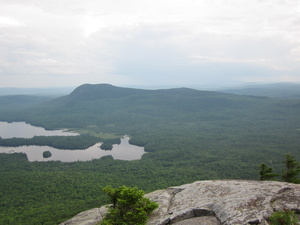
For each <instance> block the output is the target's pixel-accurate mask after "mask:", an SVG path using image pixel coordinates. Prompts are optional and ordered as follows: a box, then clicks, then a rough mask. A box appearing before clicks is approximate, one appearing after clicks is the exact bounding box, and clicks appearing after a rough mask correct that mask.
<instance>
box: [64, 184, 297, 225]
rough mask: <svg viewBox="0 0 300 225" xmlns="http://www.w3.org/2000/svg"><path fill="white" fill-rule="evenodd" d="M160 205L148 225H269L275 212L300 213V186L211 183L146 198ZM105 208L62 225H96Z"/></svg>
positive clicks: (83, 214) (169, 189) (91, 211)
mask: <svg viewBox="0 0 300 225" xmlns="http://www.w3.org/2000/svg"><path fill="white" fill-rule="evenodd" d="M146 197H148V198H150V199H151V200H152V201H156V202H158V203H159V208H158V209H157V210H155V212H154V213H153V214H152V215H151V216H150V219H149V221H148V222H147V224H148V225H166V224H176V225H182V224H187V225H193V224H205V225H219V224H224V225H241V224H268V223H267V218H268V217H269V216H270V215H271V214H272V213H273V212H274V211H280V210H283V209H291V210H294V211H295V212H296V213H300V185H298V184H290V183H284V182H276V181H247V180H210V181H197V182H194V183H192V184H185V185H182V186H178V187H170V188H167V189H165V190H158V191H155V192H152V193H149V194H147V195H146ZM105 212H106V208H105V206H103V207H101V208H96V209H91V210H88V211H86V212H82V213H80V214H78V215H76V216H75V217H73V218H72V219H70V220H68V221H65V222H63V223H61V225H93V224H96V223H97V222H99V221H101V220H102V217H103V215H104V214H105Z"/></svg>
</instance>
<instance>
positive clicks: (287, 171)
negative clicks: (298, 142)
mask: <svg viewBox="0 0 300 225" xmlns="http://www.w3.org/2000/svg"><path fill="white" fill-rule="evenodd" d="M283 163H284V165H285V168H284V169H283V171H282V181H285V182H289V183H295V184H299V183H300V179H299V177H298V174H299V172H300V166H299V165H298V164H299V162H297V161H296V159H295V157H294V156H292V155H290V154H287V155H285V161H284V162H283Z"/></svg>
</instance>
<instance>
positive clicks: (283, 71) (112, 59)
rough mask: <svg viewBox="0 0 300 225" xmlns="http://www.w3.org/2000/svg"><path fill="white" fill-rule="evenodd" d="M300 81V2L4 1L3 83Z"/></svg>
mask: <svg viewBox="0 0 300 225" xmlns="http://www.w3.org/2000/svg"><path fill="white" fill-rule="evenodd" d="M245 82H246V83H252V82H254V83H273V82H300V1H299V0H151V1H150V0H149V1H148V0H109V1H104V0H51V1H49V0H0V87H54V86H55V87H60V86H78V85H81V84H83V83H111V84H114V85H117V86H128V85H135V86H185V87H191V86H203V87H204V86H210V87H224V86H233V85H237V84H241V83H245Z"/></svg>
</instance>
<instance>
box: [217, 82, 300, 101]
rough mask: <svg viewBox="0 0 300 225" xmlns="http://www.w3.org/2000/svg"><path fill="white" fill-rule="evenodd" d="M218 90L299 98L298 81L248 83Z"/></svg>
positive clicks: (241, 93)
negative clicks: (262, 83)
mask: <svg viewBox="0 0 300 225" xmlns="http://www.w3.org/2000/svg"><path fill="white" fill-rule="evenodd" d="M220 91H221V92H225V93H234V94H239V95H256V96H266V97H271V98H300V83H275V84H264V85H248V86H242V87H239V88H230V89H223V90H220Z"/></svg>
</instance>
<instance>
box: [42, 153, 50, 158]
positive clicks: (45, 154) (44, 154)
mask: <svg viewBox="0 0 300 225" xmlns="http://www.w3.org/2000/svg"><path fill="white" fill-rule="evenodd" d="M51 156H52V153H51V152H50V151H44V152H43V157H44V158H50V157H51Z"/></svg>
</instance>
